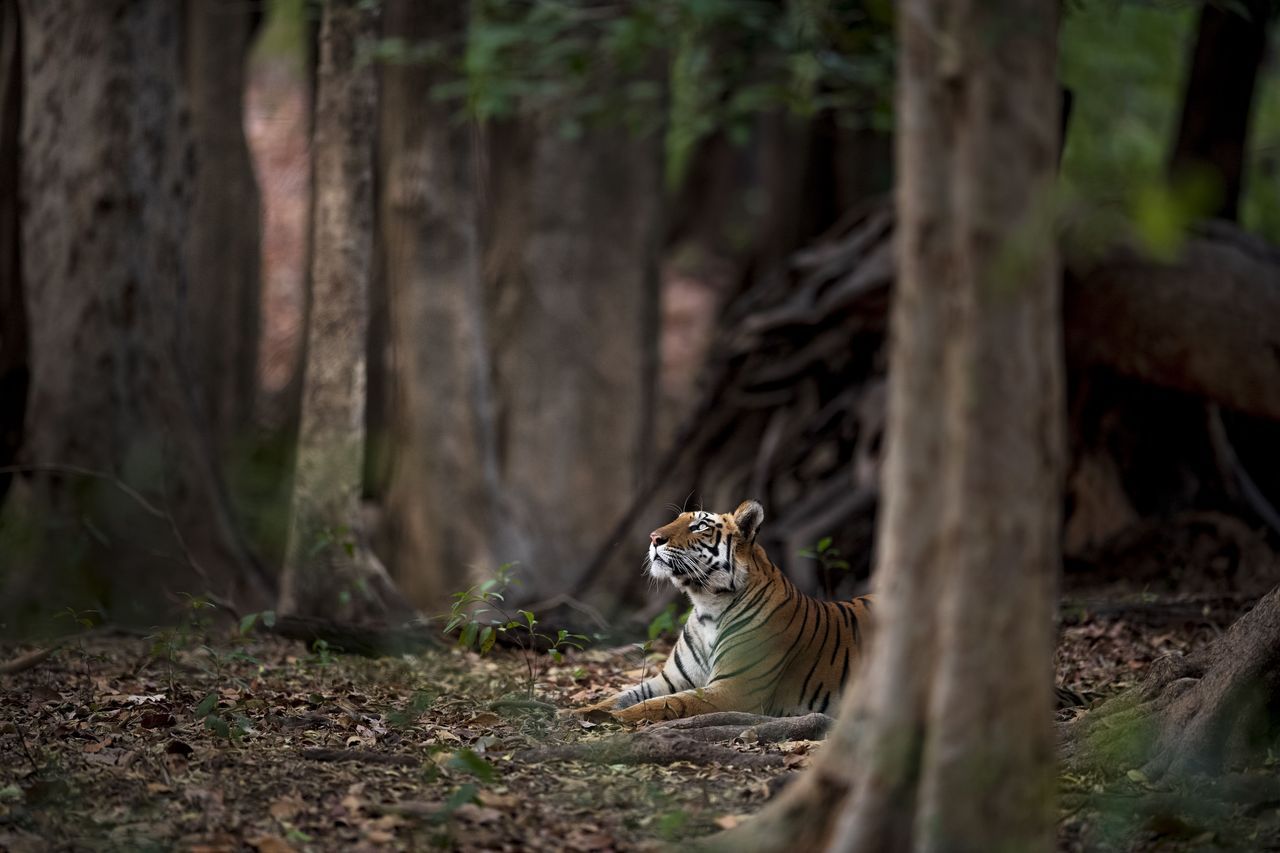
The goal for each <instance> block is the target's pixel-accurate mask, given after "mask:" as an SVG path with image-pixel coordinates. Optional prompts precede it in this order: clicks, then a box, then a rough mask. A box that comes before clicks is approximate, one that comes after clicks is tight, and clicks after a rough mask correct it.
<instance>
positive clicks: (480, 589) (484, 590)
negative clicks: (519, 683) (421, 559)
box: [444, 563, 588, 698]
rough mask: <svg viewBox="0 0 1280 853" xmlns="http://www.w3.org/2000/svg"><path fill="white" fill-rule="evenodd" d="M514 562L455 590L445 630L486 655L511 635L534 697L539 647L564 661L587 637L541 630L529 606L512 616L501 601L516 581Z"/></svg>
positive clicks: (459, 640)
mask: <svg viewBox="0 0 1280 853" xmlns="http://www.w3.org/2000/svg"><path fill="white" fill-rule="evenodd" d="M515 565H516V564H515V563H505V564H503V565H501V566H499V567H498V571H497V573H496V574H495V576H494V577H492V578H489V579H488V580H485V581H482V582H481V583H479V584H476V585H474V586H472V587H469V588H468V589H465V590H462V591H461V592H455V593H454V594H453V606H452V607H451V608H450V610H449V614H448V615H447V616H446V617H445V620H446V621H445V626H444V633H446V634H452V633H453V632H454V631H457V632H458V646H459V648H463V649H470V650H473V651H476V652H479V653H480V654H481V655H487V654H488V653H489V652H491V651H492V650H493V647H494V646H495V645H496V644H497V641H498V637H499V636H507V637H511V638H512V640H513V641H514V642H515V643H516V645H517V646H519V648H520V651H521V654H522V655H523V657H524V661H525V669H526V672H527V673H528V680H527V682H526V684H525V692H526V693H527V694H528V695H529V697H530V698H532V697H533V694H534V687H535V685H536V683H537V676H538V673H539V671H540V668H539V664H538V654H537V650H538V648H539V646H546V647H547V655H548V656H549V657H550V658H551V659H552V660H553V661H555V662H556V663H562V662H563V661H564V655H565V652H566V651H568V650H569V649H583V648H585V647H586V644H587V642H588V638H587V637H586V636H584V635H582V634H573V633H570V632H569V631H567V630H565V629H563V628H561V629H560V630H558V631H556V633H555V635H554V636H552V635H551V634H547V633H544V632H542V631H539V630H538V618H537V616H536V615H535V614H534V613H533V612H532V611H529V610H516V611H515V615H514V616H513V615H512V614H511V613H510V612H509V611H508V610H507V609H506V608H504V607H503V606H502V602H503V601H505V600H506V596H505V593H506V592H507V590H508V589H509V588H510V587H511V586H512V585H513V584H515V583H516V579H515V574H514V569H515Z"/></svg>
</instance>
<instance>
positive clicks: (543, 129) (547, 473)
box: [483, 109, 662, 598]
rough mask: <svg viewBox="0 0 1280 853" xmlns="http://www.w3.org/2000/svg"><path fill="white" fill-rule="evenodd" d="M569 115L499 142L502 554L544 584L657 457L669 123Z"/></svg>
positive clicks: (553, 113)
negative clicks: (577, 133)
mask: <svg viewBox="0 0 1280 853" xmlns="http://www.w3.org/2000/svg"><path fill="white" fill-rule="evenodd" d="M562 121H563V115H561V114H560V113H559V112H558V111H557V110H554V109H548V110H544V111H542V112H540V113H539V114H537V115H532V116H526V117H522V118H519V119H516V120H513V121H511V122H509V123H507V124H505V125H504V126H502V127H496V128H494V129H493V133H492V136H491V138H490V140H489V142H490V145H489V148H488V150H489V152H490V155H489V160H490V164H491V166H492V173H491V176H490V182H489V186H490V187H491V193H492V194H491V196H490V198H491V199H492V202H493V203H492V206H491V207H490V209H489V210H487V214H488V218H487V223H486V227H485V229H484V232H483V233H484V237H483V239H484V243H485V257H484V263H485V266H484V272H485V277H486V282H487V303H488V311H489V316H490V317H491V318H492V320H491V326H490V328H491V340H492V341H493V350H494V370H495V376H496V379H495V400H496V413H495V414H496V440H497V446H498V465H499V470H500V472H501V476H502V494H503V497H504V503H503V505H502V506H501V507H500V508H499V513H500V518H501V521H502V523H503V525H505V528H506V531H507V535H506V536H505V537H504V539H503V540H501V541H503V543H504V548H503V550H502V551H501V552H500V553H499V555H498V559H501V560H503V561H507V560H515V561H518V562H519V563H521V564H522V566H523V567H524V570H525V574H524V577H525V578H526V579H527V580H529V581H531V583H529V584H526V586H525V587H524V588H523V591H522V593H521V594H522V595H523V594H527V595H529V596H530V597H531V598H537V597H545V596H546V595H548V594H554V593H556V592H560V591H562V590H563V589H565V588H566V587H567V586H568V585H569V584H570V582H571V580H572V578H573V577H574V576H575V574H576V573H577V571H578V570H580V568H581V566H582V564H584V563H585V562H586V559H587V556H588V555H589V554H590V552H591V549H592V548H594V547H596V546H599V545H602V544H604V537H603V536H599V537H592V536H591V534H590V531H593V530H602V529H607V526H609V525H612V524H613V522H614V521H615V520H616V519H618V518H620V517H621V516H622V514H623V512H624V511H625V509H626V507H627V505H628V502H629V500H630V497H631V495H632V494H633V493H634V492H635V490H636V489H637V488H638V486H639V485H640V483H641V482H642V481H643V479H644V478H645V477H646V476H647V474H648V472H649V470H650V466H651V465H652V461H653V460H652V459H651V446H652V433H653V403H654V397H655V393H654V387H655V380H656V370H657V350H656V342H657V333H656V327H657V308H658V289H657V272H658V270H657V258H658V250H659V247H660V236H661V227H660V226H661V221H660V220H661V199H662V168H661V162H662V159H661V134H660V133H659V132H657V130H656V129H654V130H650V131H649V132H647V133H644V134H642V135H637V134H636V133H635V132H633V131H631V130H630V129H628V128H626V127H623V126H621V125H620V124H617V123H615V124H610V125H602V126H595V127H589V128H587V129H586V130H585V132H584V133H583V135H582V136H581V137H579V138H576V139H570V138H566V136H565V134H564V132H563V130H562V126H561V123H562ZM618 544H620V543H618Z"/></svg>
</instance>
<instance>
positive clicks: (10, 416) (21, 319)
mask: <svg viewBox="0 0 1280 853" xmlns="http://www.w3.org/2000/svg"><path fill="white" fill-rule="evenodd" d="M21 129H22V26H21V21H20V19H19V15H18V2H17V0H0V468H4V467H7V466H10V465H12V464H13V462H14V460H15V459H16V458H17V453H18V448H19V447H21V446H22V421H23V418H24V416H25V415H26V411H27V386H28V384H29V378H30V366H29V361H30V359H29V356H28V353H27V308H26V306H25V305H24V304H23V298H22V253H21V244H22V238H21V230H20V228H19V223H18V182H19V175H20V168H19V144H20V138H21ZM11 479H12V475H10V474H8V473H0V505H3V503H4V496H5V493H6V492H8V491H9V482H10V480H11Z"/></svg>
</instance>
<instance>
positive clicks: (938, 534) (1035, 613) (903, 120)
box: [726, 0, 1063, 851]
mask: <svg viewBox="0 0 1280 853" xmlns="http://www.w3.org/2000/svg"><path fill="white" fill-rule="evenodd" d="M1056 18H1057V5H1056V4H1055V3H1051V2H1047V0H1004V1H1003V2H996V3H982V4H978V3H961V4H955V3H950V2H945V0H911V2H907V3H905V4H904V5H902V6H900V7H899V10H898V32H899V36H900V42H899V44H900V45H901V48H900V53H899V66H898V67H899V71H898V73H899V89H898V105H897V116H898V137H897V138H898V163H899V184H898V210H899V225H898V263H899V267H898V269H899V277H898V281H897V287H896V290H895V292H894V304H893V313H892V328H891V344H890V346H891V353H890V378H889V403H888V427H887V435H886V441H887V454H888V455H887V459H886V462H885V469H884V471H883V474H882V478H883V482H882V489H883V493H884V496H885V499H884V504H883V505H882V508H881V515H880V521H879V524H880V528H879V535H878V550H877V567H876V575H875V584H876V588H877V589H878V591H879V592H880V594H881V598H880V603H879V607H878V609H877V611H876V613H877V625H878V626H879V630H878V633H877V635H876V636H875V638H874V640H873V642H872V648H871V654H870V659H869V661H868V665H867V667H866V670H865V671H864V673H863V675H862V679H861V681H860V683H859V684H858V685H856V686H855V687H854V688H853V689H852V690H851V691H850V692H849V694H848V695H847V697H846V699H845V701H844V705H843V707H842V708H841V713H840V718H839V723H838V724H837V728H836V731H835V733H834V734H833V737H832V740H831V742H830V743H829V744H828V745H827V747H826V749H825V751H824V752H823V754H822V756H821V757H820V759H819V761H818V763H817V765H816V766H815V768H814V769H813V770H811V771H810V772H809V773H808V774H807V775H806V776H805V777H804V778H803V779H802V780H801V781H800V782H798V783H797V784H795V785H793V786H792V787H791V788H789V789H788V790H787V791H786V792H784V794H783V795H782V796H781V797H780V798H779V799H778V800H777V801H776V802H775V803H773V804H772V805H771V806H770V807H768V808H767V809H766V810H765V811H764V812H763V813H762V815H761V817H760V819H759V820H758V821H756V822H753V823H751V824H748V825H747V826H746V828H745V829H744V830H743V832H742V833H741V840H742V841H744V842H745V843H746V845H747V846H748V847H759V848H763V849H777V850H782V849H813V848H814V847H817V846H826V847H827V848H828V849H831V850H859V851H888V850H907V849H917V850H943V849H944V850H1019V851H1024V850H1037V849H1038V850H1047V849H1050V846H1051V844H1052V840H1053V818H1054V812H1053V802H1052V801H1053V785H1054V779H1053V738H1052V731H1051V719H1052V708H1053V701H1052V683H1051V680H1050V673H1051V651H1052V616H1053V611H1052V602H1053V585H1054V584H1053V578H1054V574H1055V571H1056V568H1057V564H1058V559H1059V557H1058V553H1059V552H1058V531H1059V525H1060V511H1061V510H1060V499H1059V495H1060V489H1061V482H1060V479H1061V476H1060V469H1061V461H1062V432H1063V429H1062V419H1063V401H1062V398H1063V366H1062V360H1063V359H1062V346H1061V340H1060V331H1059V330H1060V328H1061V319H1060V310H1059V275H1058V270H1057V265H1056V258H1055V253H1054V250H1053V246H1052V234H1051V229H1050V228H1049V227H1048V224H1049V217H1048V209H1049V202H1050V193H1051V187H1052V180H1053V174H1054V164H1055V158H1056V150H1057V136H1058V115H1057V114H1058V106H1059V99H1058V93H1057V87H1056V82H1055V79H1054V56H1055V45H1056ZM994 661H999V662H1000V663H999V665H998V666H994V665H993V662H994ZM832 815H838V818H837V819H835V820H834V821H833V820H832V818H831V816H832ZM738 840H739V839H738V838H737V837H734V838H733V839H732V841H730V842H729V843H734V842H737V841H738ZM726 846H728V844H726Z"/></svg>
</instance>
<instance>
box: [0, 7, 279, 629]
mask: <svg viewBox="0 0 1280 853" xmlns="http://www.w3.org/2000/svg"><path fill="white" fill-rule="evenodd" d="M21 9H22V15H23V25H24V29H23V49H24V50H23V69H22V70H23V76H24V84H25V97H24V102H23V127H22V152H23V154H22V171H21V175H22V179H21V194H22V202H23V219H22V248H23V258H22V267H23V268H22V274H23V279H24V280H25V281H28V282H39V283H40V286H39V287H32V288H28V289H27V291H26V305H27V310H28V312H29V316H30V340H31V363H32V376H31V398H30V407H29V410H28V412H27V419H26V430H25V441H24V446H23V450H22V457H21V462H22V463H23V464H26V465H29V466H34V467H35V468H36V469H38V470H33V471H32V473H30V475H29V476H26V477H24V478H23V480H22V482H21V483H20V485H16V486H15V488H14V489H13V491H12V492H11V494H10V496H9V501H8V503H7V504H6V507H5V510H6V512H5V519H4V521H5V523H4V534H5V536H6V537H9V541H8V542H6V543H5V544H4V546H3V547H4V551H5V554H6V560H5V569H7V570H9V572H10V573H11V574H10V577H9V578H7V579H6V595H5V596H3V609H4V610H5V611H7V612H8V614H9V615H12V614H13V613H15V612H17V613H21V614H23V615H24V617H25V618H27V619H28V621H27V622H26V626H27V627H30V626H32V625H34V624H39V621H38V620H39V619H40V618H41V617H40V616H39V615H38V614H39V612H40V611H41V610H42V609H43V608H48V609H52V610H58V609H61V608H62V607H63V606H66V605H72V606H78V607H85V606H93V607H97V608H98V609H100V610H103V611H105V615H106V616H108V617H110V618H112V619H113V620H116V621H122V622H127V621H134V622H145V623H148V624H151V623H154V622H155V621H156V619H157V618H159V617H160V614H161V612H162V611H163V610H164V609H166V608H167V607H168V606H170V605H171V604H172V601H171V599H170V597H171V596H173V595H174V594H175V593H178V592H188V593H194V594H199V593H203V592H206V591H208V592H213V593H216V594H218V595H221V596H224V597H227V598H230V599H233V600H235V601H237V602H239V603H242V604H243V605H245V606H248V607H252V606H255V605H258V604H261V603H263V601H264V599H265V598H266V596H267V586H268V584H267V582H266V581H265V580H264V579H263V578H262V576H261V575H260V574H258V573H257V572H256V570H254V569H252V568H246V567H247V566H251V565H252V564H251V563H250V562H249V560H248V557H247V555H246V554H245V552H244V550H243V548H242V547H241V545H240V543H239V540H238V538H237V537H236V535H235V532H234V529H233V528H232V526H231V524H230V522H229V519H228V514H227V511H226V506H225V504H224V501H223V498H222V491H221V488H220V483H219V480H218V472H217V470H216V468H215V467H214V466H213V465H212V448H211V446H210V442H209V440H208V435H207V433H205V432H203V431H202V430H201V428H200V426H199V422H198V421H197V418H196V417H195V414H194V400H193V398H192V396H191V394H190V393H189V385H188V382H187V378H186V377H185V376H183V375H182V374H181V371H180V369H179V364H180V362H181V359H180V357H179V353H180V349H181V346H182V342H181V331H180V326H179V322H178V317H179V304H180V303H179V300H180V298H181V296H180V292H181V288H182V286H183V285H184V283H185V281H186V264H185V262H184V257H183V239H184V235H185V233H186V230H187V227H188V223H189V222H190V216H189V210H190V195H189V187H190V177H191V176H190V174H189V171H190V170H189V162H190V148H189V138H188V133H187V128H186V123H185V120H186V117H185V114H184V107H183V103H182V99H181V92H180V91H179V89H178V85H179V81H180V80H181V73H180V71H181V67H180V57H179V44H180V43H181V15H180V14H179V13H180V10H181V7H180V6H176V5H174V4H168V3H135V2H126V0H105V1H103V0H79V2H66V3H44V2H27V3H23V4H21ZM67 466H79V467H80V468H84V469H89V470H91V471H94V472H97V474H99V475H108V476H90V477H86V476H82V475H80V474H72V473H69V472H70V471H71V469H70V468H68V467H67ZM112 477H114V478H115V479H116V480H118V481H119V483H113V482H112V479H111V478H112ZM121 483H123V484H127V485H128V486H130V487H132V489H133V490H134V494H136V495H138V496H139V497H142V500H141V501H138V500H121V499H120V497H119V495H120V491H119V489H118V488H117V486H118V485H119V484H121ZM144 505H145V506H149V507H150V511H148V510H147V509H145V508H144ZM6 627H7V628H13V627H19V628H20V627H22V623H20V622H13V623H10V624H9V625H7V626H6Z"/></svg>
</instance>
